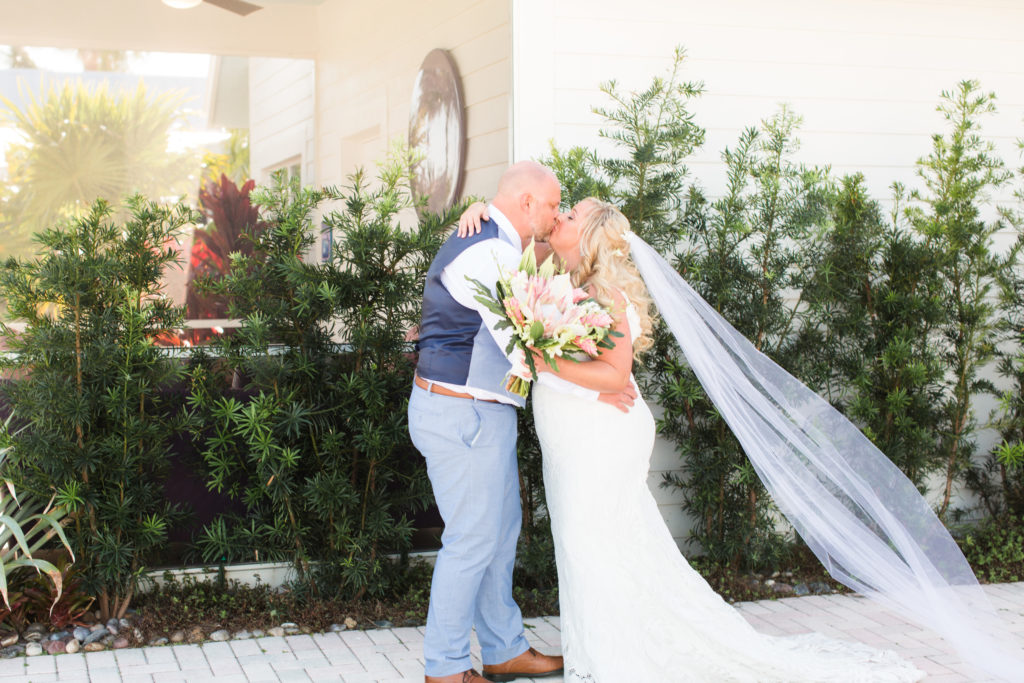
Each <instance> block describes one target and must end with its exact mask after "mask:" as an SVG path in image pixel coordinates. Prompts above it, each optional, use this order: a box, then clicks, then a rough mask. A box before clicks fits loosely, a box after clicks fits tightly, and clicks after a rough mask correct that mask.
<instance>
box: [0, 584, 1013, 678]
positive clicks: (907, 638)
mask: <svg viewBox="0 0 1024 683" xmlns="http://www.w3.org/2000/svg"><path fill="white" fill-rule="evenodd" d="M985 590H986V592H987V593H988V595H989V597H990V598H991V599H992V602H993V604H994V605H995V606H996V607H997V608H998V609H999V610H1000V611H1001V612H1002V613H1003V615H1004V617H1005V618H1006V622H1007V625H1008V627H1009V628H1010V629H1011V630H1012V631H1013V633H1014V634H1015V637H1016V638H1017V639H1018V640H1019V641H1020V642H1021V644H1022V646H1024V582H1022V583H1013V584H999V585H992V586H986V587H985ZM736 607H737V609H739V610H740V611H741V612H742V613H743V615H744V617H746V618H747V620H748V621H749V622H750V623H751V624H753V625H754V627H755V628H757V629H758V630H759V631H762V632H763V633H769V634H772V635H781V634H791V633H805V632H808V631H817V632H819V633H823V634H825V635H829V636H834V637H838V638H845V639H848V640H859V641H861V642H863V643H867V644H870V645H875V646H881V647H885V648H889V649H893V650H896V651H897V652H899V653H900V654H901V655H903V656H904V657H906V658H908V659H910V660H912V661H913V662H914V664H916V665H917V666H918V668H920V669H922V670H924V671H926V672H928V678H927V679H926V681H929V682H934V683H953V682H954V681H971V682H974V681H984V680H986V679H985V677H984V676H982V675H980V674H978V673H977V672H975V671H972V670H971V669H969V668H968V667H967V666H966V665H964V664H963V662H962V661H961V660H960V658H959V657H958V656H957V655H956V654H955V653H954V652H953V651H952V649H951V648H950V647H949V645H948V644H947V643H946V642H945V641H944V640H943V639H942V638H940V637H939V636H938V635H936V634H935V633H934V632H932V631H929V630H925V629H921V628H919V627H918V626H916V625H913V624H910V623H908V622H906V621H904V620H902V619H899V618H898V617H896V616H894V615H893V614H892V613H891V612H888V611H887V610H885V609H883V608H881V607H879V606H877V605H874V604H873V603H871V602H869V601H867V600H865V599H864V598H861V597H859V596H852V595H822V596H812V597H805V598H785V599H782V600H763V601H760V602H746V603H739V604H737V605H736ZM527 626H528V629H527V633H528V637H529V639H530V642H532V643H533V644H534V645H535V646H536V647H537V648H538V649H541V650H544V651H548V652H553V651H556V650H558V648H559V637H560V633H559V630H558V618H557V617H547V618H542V619H528V620H527ZM422 643H423V631H422V629H419V628H394V629H385V630H379V631H343V632H341V633H321V634H315V635H299V636H285V637H283V638H274V637H270V638H257V639H253V640H235V641H230V642H226V643H213V642H210V643H204V644H202V645H170V646H163V647H146V648H138V649H125V650H116V651H111V650H108V651H103V652H89V653H77V654H73V655H68V654H63V655H57V656H51V655H46V654H43V655H39V656H36V657H17V658H15V659H9V660H3V661H0V683H29V682H31V683H44V682H45V681H61V682H62V683H86V682H88V683H114V682H116V681H123V682H124V683H129V682H130V683H170V682H172V681H174V682H179V681H185V682H187V683H200V682H206V681H209V682H211V683H212V682H216V683H256V682H257V681H269V682H279V681H335V682H343V683H373V682H380V683H403V682H405V683H407V682H408V681H417V682H418V681H422V680H423V662H422V657H423V655H422ZM474 658H475V659H476V662H477V667H478V668H479V658H478V657H477V655H476V653H474ZM1022 677H1024V672H1022ZM521 680H524V681H525V680H528V679H521ZM560 680H561V679H544V681H545V682H546V683H556V682H557V681H560ZM538 683H541V682H540V681H538Z"/></svg>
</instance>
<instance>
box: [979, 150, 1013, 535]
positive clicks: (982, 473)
mask: <svg viewBox="0 0 1024 683" xmlns="http://www.w3.org/2000/svg"><path fill="white" fill-rule="evenodd" d="M1017 144H1018V146H1019V148H1020V149H1021V150H1022V152H1024V140H1018V142H1017ZM1018 177H1019V178H1020V179H1024V168H1020V169H1018ZM1014 195H1015V196H1016V198H1017V200H1018V201H1019V202H1021V203H1022V204H1024V189H1018V190H1017V191H1016V192H1015V193H1014ZM1005 215H1006V217H1007V219H1010V220H1012V221H1013V222H1014V224H1015V226H1016V228H1017V245H1016V248H1017V251H1016V255H1017V256H1018V259H1017V260H1015V261H1012V262H1010V263H1009V264H1008V265H1009V267H1007V268H1006V269H1005V270H1003V272H1002V273H1001V275H1000V278H999V292H1000V294H999V332H1000V341H1001V342H1002V343H1001V344H1000V346H999V349H998V351H997V357H998V370H999V375H1000V377H1002V378H1003V379H1004V380H1005V381H1006V382H1007V384H1008V385H1009V386H1008V388H1006V389H1005V390H1003V391H1002V392H1001V393H1000V394H998V397H999V407H998V408H997V409H996V410H995V411H994V414H993V415H992V424H993V425H994V426H995V427H996V428H997V429H998V430H999V436H1000V438H1001V441H1000V442H999V443H998V444H997V445H996V447H995V448H994V450H993V451H992V452H991V453H989V454H988V456H987V458H986V459H985V461H984V462H983V463H980V464H978V465H977V466H975V467H972V468H971V469H970V470H968V473H967V484H968V486H970V487H971V488H972V489H973V490H974V491H975V492H977V493H978V494H979V495H980V497H981V500H982V503H983V505H984V506H985V508H986V510H987V512H988V513H989V514H990V515H991V516H993V517H1003V516H1005V515H1011V516H1014V517H1017V518H1024V274H1022V273H1021V265H1022V264H1021V262H1020V260H1019V257H1020V254H1021V251H1020V246H1021V242H1022V241H1024V232H1022V231H1021V228H1022V226H1024V220H1022V219H1024V216H1022V215H1021V213H1020V211H1019V210H1018V211H1017V212H1013V213H1011V212H1007V213H1006V214H1005Z"/></svg>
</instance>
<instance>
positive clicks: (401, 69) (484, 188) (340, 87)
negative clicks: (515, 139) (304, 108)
mask: <svg viewBox="0 0 1024 683" xmlns="http://www.w3.org/2000/svg"><path fill="white" fill-rule="evenodd" d="M317 24H318V26H317V28H318V31H319V35H318V44H319V47H318V57H317V79H316V81H317V82H316V93H317V128H318V135H317V150H316V157H317V183H318V184H323V185H342V186H343V185H346V184H347V183H348V180H347V178H348V176H349V174H351V173H352V172H353V171H355V170H356V168H358V167H364V168H366V169H368V170H372V169H373V166H374V164H375V162H377V161H379V160H381V159H383V158H384V156H385V154H386V152H387V149H388V147H389V144H390V143H391V142H392V141H394V140H396V139H398V140H405V139H407V137H408V130H409V103H410V98H411V95H412V86H413V80H414V79H415V76H416V73H417V71H418V70H419V67H420V64H421V63H422V61H423V58H424V57H425V56H426V55H427V53H428V52H430V51H431V50H433V49H435V48H443V49H446V50H448V51H449V52H450V53H451V55H452V58H453V59H454V61H455V64H456V67H457V69H458V72H459V75H460V76H461V78H462V86H463V96H464V98H465V104H466V128H467V146H466V164H465V171H466V173H465V184H464V186H463V193H464V194H479V195H489V194H491V193H492V192H493V190H494V187H495V186H496V184H497V181H498V177H499V176H500V175H501V172H502V170H503V169H504V168H505V167H506V166H507V165H508V160H509V154H510V149H509V133H508V130H509V118H510V116H509V108H510V105H509V97H510V92H511V87H512V77H511V73H512V67H511V61H510V52H511V32H510V16H509V2H508V0H432V1H431V2H422V0H381V1H379V2H373V3H367V2H355V1H354V0H327V1H326V2H324V4H323V5H321V6H320V7H319V12H318V22H317Z"/></svg>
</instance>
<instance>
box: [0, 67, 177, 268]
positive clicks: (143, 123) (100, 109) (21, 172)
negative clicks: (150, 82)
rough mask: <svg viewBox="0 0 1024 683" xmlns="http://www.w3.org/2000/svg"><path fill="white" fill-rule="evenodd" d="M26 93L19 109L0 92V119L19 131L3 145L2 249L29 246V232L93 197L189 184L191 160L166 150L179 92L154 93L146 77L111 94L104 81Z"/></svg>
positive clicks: (168, 193)
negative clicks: (143, 81) (131, 87)
mask: <svg viewBox="0 0 1024 683" xmlns="http://www.w3.org/2000/svg"><path fill="white" fill-rule="evenodd" d="M25 96H26V98H27V102H28V103H27V104H26V105H25V106H24V108H21V109H19V108H18V106H17V105H16V104H15V103H14V102H12V101H10V100H8V99H6V98H0V102H2V104H3V109H2V110H0V120H2V121H4V122H6V123H7V124H9V125H10V126H12V127H13V129H14V130H15V131H16V132H17V133H18V134H19V138H20V139H19V141H17V142H14V143H12V144H11V145H10V146H9V147H8V149H7V165H8V178H7V182H6V183H5V186H4V188H3V189H2V190H0V230H2V231H3V234H4V246H3V247H0V248H2V249H3V251H4V252H6V253H7V254H26V253H28V252H29V251H30V250H31V249H32V248H34V247H33V243H32V237H31V236H32V235H33V234H34V233H36V232H40V231H42V230H44V229H46V228H49V227H50V226H51V225H53V224H55V223H57V222H59V221H62V220H65V219H67V218H69V217H71V216H75V215H78V214H79V213H81V212H83V211H85V210H87V209H88V208H89V207H90V206H91V205H92V203H93V201H94V200H95V199H96V198H97V197H106V198H109V199H111V200H113V201H120V200H121V198H123V197H126V196H129V195H131V194H133V193H141V194H143V195H145V196H149V197H157V198H168V197H178V196H181V195H184V194H186V193H187V192H188V191H189V190H190V183H189V180H188V175H189V173H191V172H194V168H195V166H196V164H197V162H196V160H193V159H191V158H190V156H189V155H187V154H184V153H172V152H169V151H168V135H169V133H170V131H171V130H172V129H173V127H174V126H175V125H177V124H178V123H179V122H180V121H181V116H182V113H181V111H182V105H183V104H184V100H183V96H182V95H180V94H174V93H165V94H159V95H153V94H151V93H150V92H149V91H148V90H147V89H146V87H145V85H143V84H140V85H139V86H138V87H137V88H136V89H135V90H132V91H123V92H117V93H113V92H111V91H110V89H109V88H108V87H107V86H106V85H100V86H97V87H92V86H88V85H85V84H81V83H79V84H77V85H74V84H71V83H67V84H65V85H63V86H62V87H59V88H58V87H56V86H54V87H51V88H50V89H49V90H48V91H47V92H46V93H45V94H41V95H35V94H32V93H31V92H28V91H26V92H25ZM0 253H3V252H0Z"/></svg>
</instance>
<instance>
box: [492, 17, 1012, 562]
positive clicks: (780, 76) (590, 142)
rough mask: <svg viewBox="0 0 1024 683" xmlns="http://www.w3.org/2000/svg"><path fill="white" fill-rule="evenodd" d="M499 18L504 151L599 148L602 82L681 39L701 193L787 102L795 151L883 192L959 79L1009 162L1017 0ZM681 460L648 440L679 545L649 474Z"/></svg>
mask: <svg viewBox="0 0 1024 683" xmlns="http://www.w3.org/2000/svg"><path fill="white" fill-rule="evenodd" d="M512 16H513V28H512V37H513V52H514V55H515V56H514V65H515V66H514V102H513V111H514V116H513V130H512V145H513V158H514V159H516V160H519V159H526V158H538V157H541V156H544V155H546V154H547V153H548V149H549V147H548V145H549V141H550V140H554V142H555V144H556V145H557V146H558V147H559V148H562V149H565V148H568V147H570V146H573V145H584V146H590V147H598V148H599V149H603V150H608V149H609V143H608V141H606V140H603V139H601V138H599V137H598V130H599V129H600V127H601V125H602V124H601V120H600V118H599V117H598V116H597V115H596V114H593V113H592V112H591V108H592V107H594V106H606V105H608V104H609V101H608V99H607V97H606V96H605V95H604V94H603V93H601V92H600V90H599V84H600V83H602V82H604V81H607V80H609V79H613V78H614V79H615V80H616V81H618V84H619V87H620V89H621V90H623V91H630V90H639V89H642V88H645V87H646V86H647V85H649V83H650V82H651V79H652V78H653V77H654V76H657V75H665V74H666V73H667V68H668V67H669V65H670V61H671V56H672V53H673V50H674V48H675V46H677V45H681V46H683V47H684V48H685V49H686V51H687V54H688V59H687V60H686V62H685V66H684V68H683V71H682V76H683V78H684V79H685V80H691V81H703V82H704V84H705V86H706V93H705V94H704V95H703V96H701V97H700V98H698V99H697V100H695V101H694V102H693V106H692V110H693V111H694V113H695V115H696V122H697V123H698V124H699V125H701V126H703V127H704V128H706V130H707V138H706V142H705V144H704V147H703V148H702V149H701V150H700V151H698V152H697V153H696V154H694V155H693V157H692V158H691V159H689V160H688V162H687V164H688V166H689V168H690V172H691V178H692V180H693V181H694V182H696V183H698V184H699V185H700V186H702V187H703V188H704V190H705V192H706V193H707V194H709V195H710V196H711V197H715V196H720V195H721V194H722V192H723V190H724V188H725V169H724V165H723V164H722V162H721V159H720V155H721V153H722V151H723V150H724V149H725V147H726V146H732V145H734V144H735V141H736V139H737V137H738V135H739V133H740V132H741V130H742V129H743V128H745V127H747V126H751V125H757V123H758V122H759V121H760V120H761V119H763V118H765V117H768V116H771V115H772V114H773V113H775V112H777V111H778V109H779V106H780V104H782V103H787V104H788V105H789V106H790V107H791V108H792V109H793V110H794V111H795V112H796V113H797V114H799V115H801V116H803V119H804V123H803V127H802V129H801V131H800V134H799V136H800V139H801V141H802V146H801V149H800V151H799V153H798V158H799V159H800V160H801V161H804V162H806V163H809V164H819V165H826V164H828V165H831V167H832V171H833V172H834V173H835V174H845V173H852V172H857V171H859V172H863V173H864V175H865V177H866V182H867V186H868V188H869V190H870V192H871V194H872V195H873V196H874V197H876V198H878V199H881V200H886V199H887V198H888V197H889V196H890V190H889V186H890V184H891V183H892V182H893V181H900V182H902V183H904V184H905V185H907V186H909V187H914V186H915V185H917V183H916V182H915V180H916V178H915V169H914V163H915V161H916V160H917V159H918V158H919V157H921V156H923V155H925V154H927V153H928V152H929V150H930V144H931V138H930V135H931V133H933V132H938V131H941V130H942V126H943V120H942V118H941V115H940V114H938V113H937V112H936V111H935V107H936V105H937V103H938V101H939V94H940V92H941V91H942V90H949V89H952V88H954V87H955V86H956V84H957V82H958V81H960V80H963V79H968V78H972V79H978V80H980V81H981V85H982V87H983V89H984V90H986V91H989V90H991V91H995V92H996V94H997V95H998V97H999V100H998V102H997V105H998V107H999V109H1000V111H999V113H998V115H996V116H990V117H987V118H985V119H984V121H983V125H984V128H983V130H982V133H983V134H984V135H985V137H987V138H988V139H990V140H992V141H993V142H994V143H995V144H996V147H997V153H998V154H1000V155H1001V156H1002V157H1003V159H1005V160H1006V161H1007V162H1008V163H1009V164H1011V166H1014V167H1016V166H1019V165H1020V157H1019V153H1018V150H1017V146H1016V139H1017V138H1019V137H1022V136H1024V121H1022V118H1024V33H1022V31H1021V30H1020V29H1021V27H1022V26H1024V3H1021V2H1016V1H1013V0H1002V1H1001V0H977V1H975V2H955V1H953V0H903V1H900V0H884V1H872V0H828V1H827V2H825V1H821V0H772V1H771V2H764V1H763V0H717V1H716V2H707V1H706V0H701V1H697V0H632V1H631V2H622V1H621V0H512ZM1010 194H1011V189H1010V188H1007V189H1006V191H1005V192H1003V193H1002V196H1000V197H996V199H998V200H1003V201H1010V200H1011V197H1010ZM987 412H988V406H980V408H979V414H980V415H984V414H987ZM983 445H987V444H983ZM678 466H679V459H678V456H677V455H676V454H675V452H674V450H673V449H672V447H671V446H670V445H669V444H667V443H666V442H664V441H661V440H659V442H658V444H657V445H656V448H655V454H654V457H653V459H652V468H651V469H652V471H651V475H650V481H649V483H650V485H651V489H652V491H653V493H654V495H655V497H656V498H657V499H658V502H659V505H660V506H661V511H662V514H663V516H664V517H665V518H666V520H667V522H668V524H669V526H670V528H671V529H672V533H673V535H674V536H675V537H676V539H677V541H678V542H680V543H682V540H683V539H684V538H685V536H686V533H687V530H688V529H689V521H688V520H687V519H686V517H685V515H684V514H683V512H682V510H681V508H680V503H681V495H680V492H679V491H676V490H671V489H664V488H661V487H660V486H659V483H660V482H661V479H662V475H663V473H664V472H666V471H672V470H674V469H676V468H678Z"/></svg>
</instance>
